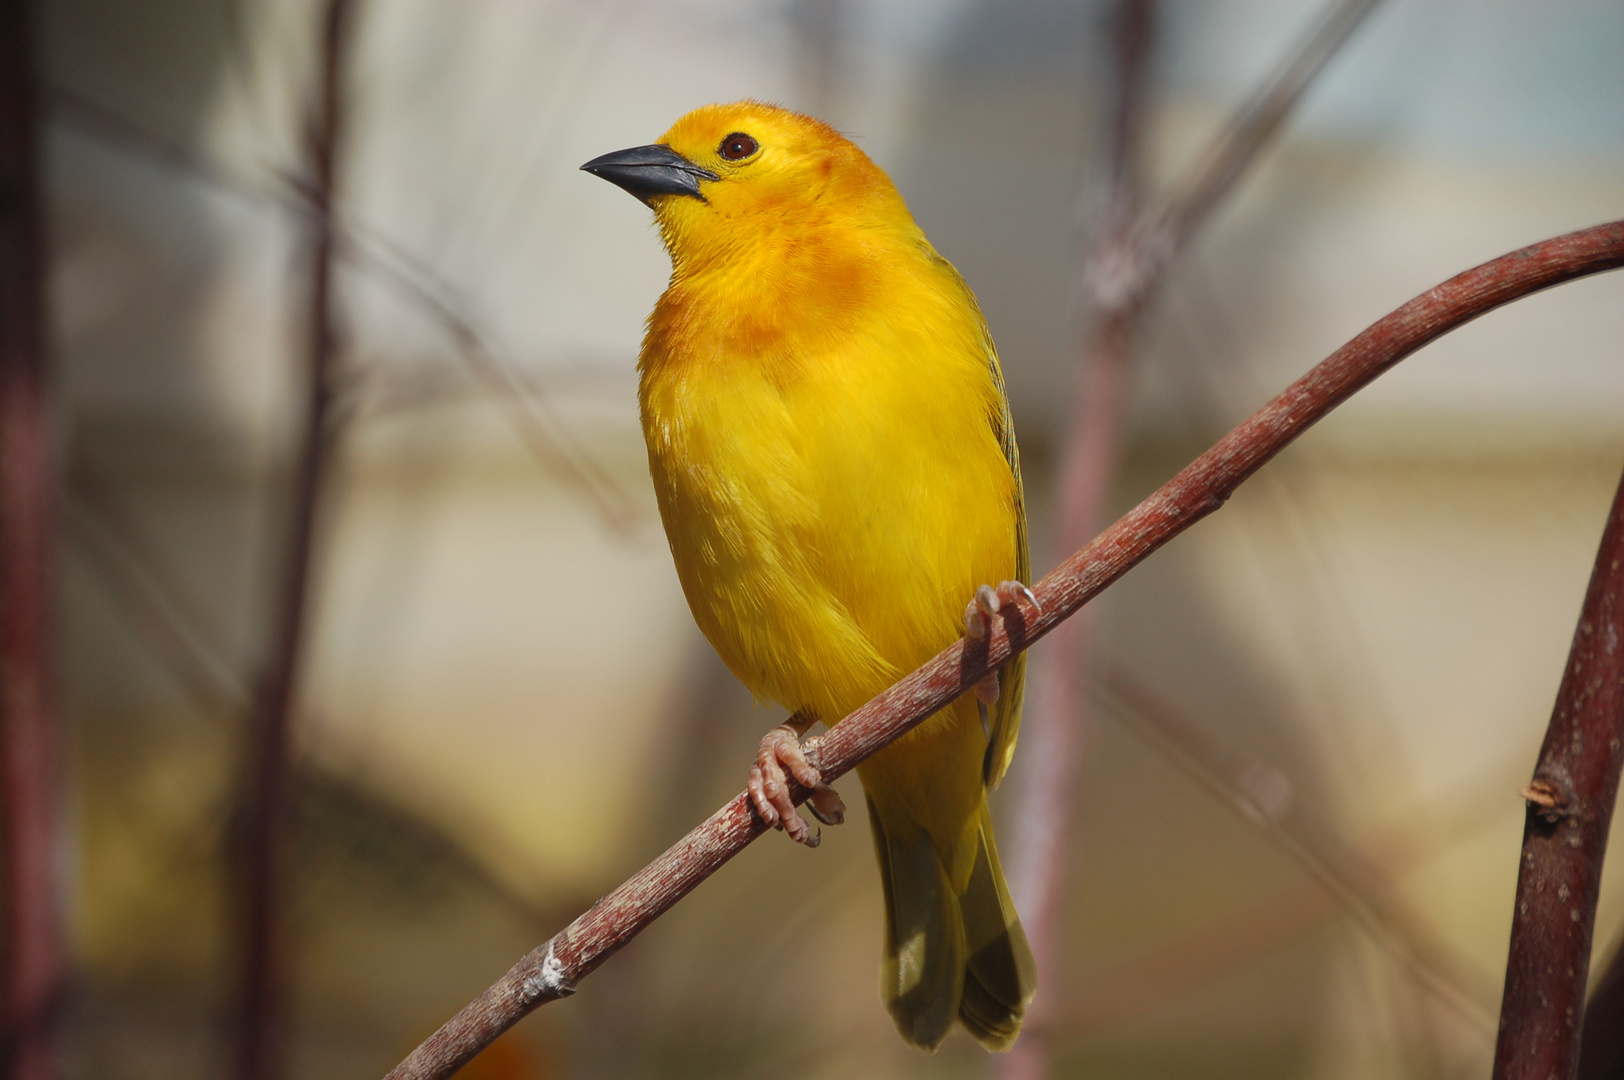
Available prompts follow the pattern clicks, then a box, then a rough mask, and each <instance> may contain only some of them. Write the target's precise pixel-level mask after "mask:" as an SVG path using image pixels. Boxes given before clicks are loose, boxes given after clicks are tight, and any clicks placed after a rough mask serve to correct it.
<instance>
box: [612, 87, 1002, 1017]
mask: <svg viewBox="0 0 1624 1080" xmlns="http://www.w3.org/2000/svg"><path fill="white" fill-rule="evenodd" d="M738 135H743V136H746V137H747V139H748V141H747V142H740V141H737V140H735V141H734V142H733V144H732V145H731V147H729V146H728V145H727V140H729V139H733V138H734V137H735V136H738ZM662 147H663V148H665V150H664V151H662V150H661V149H660V148H662ZM639 149H640V150H648V151H651V152H654V153H656V154H659V153H665V154H666V155H668V156H670V155H672V154H673V153H674V155H676V156H677V160H679V161H683V162H686V163H688V164H691V165H692V169H686V170H685V169H684V166H683V165H674V164H671V163H669V162H668V163H667V166H666V167H668V168H672V169H674V170H675V171H673V172H670V173H669V174H659V176H658V177H656V174H655V172H654V171H653V169H652V168H650V167H647V166H644V167H643V171H642V172H639V173H635V174H632V173H630V172H628V174H627V175H635V176H636V177H637V179H638V181H639V182H643V183H644V184H645V188H644V189H642V190H640V189H638V188H637V186H636V183H634V182H632V181H630V180H624V179H617V180H616V182H619V183H622V185H623V186H626V187H628V190H633V191H634V193H635V194H639V195H641V196H642V197H643V198H644V199H645V201H647V202H649V204H650V205H651V206H653V208H654V210H655V215H656V218H657V221H658V223H659V227H660V231H661V235H662V237H663V239H664V241H665V245H666V248H667V250H668V251H669V252H670V255H671V260H672V277H671V284H670V287H669V288H668V289H667V290H666V292H665V294H664V295H663V296H662V297H661V298H660V300H659V302H658V304H657V305H656V307H655V309H654V312H653V314H652V315H651V316H650V318H649V321H648V332H647V336H646V338H645V340H644V343H643V351H642V356H641V358H640V361H639V365H638V367H639V371H640V373H641V381H640V387H639V398H640V403H641V407H642V419H643V430H644V435H645V437H646V439H647V442H648V452H649V467H650V471H651V473H652V474H653V479H654V486H655V491H656V494H657V496H658V499H659V506H660V514H661V517H662V519H663V520H664V523H665V528H666V533H667V536H668V537H669V539H670V543H671V552H672V555H673V557H674V558H675V561H676V567H677V573H678V576H679V577H680V579H681V581H682V587H683V590H684V592H685V594H686V596H687V598H688V602H689V605H690V606H691V607H692V609H693V613H694V618H695V619H696V620H697V622H698V623H699V626H700V628H701V630H703V631H704V633H705V636H706V637H707V638H708V639H709V640H710V642H711V643H712V645H714V646H715V648H716V650H717V652H719V653H720V654H721V656H722V659H723V660H724V661H726V663H727V665H728V667H730V668H731V669H732V670H733V672H734V673H735V674H736V675H737V676H738V677H739V679H740V680H742V681H743V682H744V683H745V685H746V686H748V687H749V688H750V689H751V691H752V692H754V693H755V694H757V695H758V696H761V697H765V698H770V699H772V700H774V701H777V702H779V703H781V704H783V705H785V706H786V707H788V708H789V709H791V710H798V711H802V712H803V714H805V713H809V714H812V715H815V716H816V717H817V718H818V719H820V720H823V721H824V722H826V723H834V722H836V721H838V720H839V719H840V718H841V717H843V716H845V715H846V714H847V713H849V712H851V711H852V710H853V709H855V708H857V707H858V706H860V705H862V704H863V703H864V702H866V701H868V700H869V699H870V698H871V697H873V696H874V695H875V694H876V693H878V692H879V691H881V690H883V689H885V687H887V686H888V685H889V684H890V683H892V682H893V681H895V680H896V679H897V678H898V677H899V676H901V675H903V674H905V673H906V672H908V671H909V670H911V669H913V668H914V667H917V666H918V665H919V664H921V663H923V662H924V661H925V660H927V659H929V658H930V657H931V656H933V655H935V654H936V653H937V652H939V651H941V649H943V648H944V647H946V646H947V645H948V644H950V643H952V641H953V640H954V639H955V638H957V637H959V636H960V635H961V634H962V632H963V630H962V626H963V622H962V620H963V617H964V610H965V604H966V601H967V600H968V599H969V598H970V597H971V596H972V594H973V593H974V591H975V589H976V587H977V586H978V585H980V584H982V583H989V582H991V583H996V582H1000V581H1005V580H1009V579H1016V580H1021V581H1025V580H1027V578H1028V566H1027V553H1026V528H1025V510H1024V506H1023V503H1022V494H1021V482H1020V469H1019V464H1018V459H1017V456H1016V452H1015V443H1014V437H1013V434H1012V432H1011V430H1010V421H1009V411H1008V405H1007V403H1006V400H1005V396H1004V389H1003V383H1002V377H1001V374H1000V372H999V367H998V358H997V354H996V352H995V351H994V348H993V344H992V340H991V337H990V336H989V334H988V331H987V327H986V323H985V321H984V320H983V319H982V316H981V313H980V311H979V310H978V309H977V307H976V303H975V299H974V297H973V296H972V295H971V293H970V291H969V289H968V288H967V287H966V286H965V284H964V282H963V280H962V279H961V278H960V277H959V275H958V273H957V272H956V271H955V270H954V269H953V267H952V266H951V265H949V264H948V262H947V261H946V260H945V259H943V258H942V257H941V256H939V255H938V254H937V253H936V252H935V250H934V249H933V248H932V247H931V246H930V243H929V242H928V241H927V240H926V239H925V236H924V234H923V233H922V232H921V231H920V230H919V228H918V226H917V225H915V224H914V221H913V218H912V217H911V215H910V214H909V213H908V210H907V207H906V206H905V205H904V204H903V201H902V198H901V196H900V195H899V194H898V193H897V191H896V188H895V187H894V186H893V185H892V183H891V181H890V179H889V178H888V177H886V175H885V174H884V172H882V171H881V170H880V169H879V168H878V167H877V166H875V165H874V164H873V163H872V162H871V161H870V160H869V159H868V158H867V156H866V155H864V154H863V152H862V151H861V150H859V149H858V148H857V147H856V146H854V145H853V144H852V143H851V142H849V141H848V140H846V139H845V138H843V137H841V136H840V135H839V134H838V133H836V132H835V131H834V130H833V129H832V128H829V127H828V126H827V125H825V124H823V123H821V122H819V121H816V120H813V119H811V118H809V117H805V116H801V115H798V114H796V113H792V112H789V111H787V110H784V109H780V108H776V107H773V106H767V105H762V104H759V103H755V102H744V103H740V104H735V105H725V106H709V107H707V108H703V109H699V110H697V111H695V112H693V113H690V114H689V115H687V116H685V117H683V118H682V119H681V120H679V121H678V122H677V124H676V125H675V126H674V127H673V128H672V129H671V130H670V131H669V132H667V133H666V135H665V136H664V137H663V138H662V139H661V140H660V143H659V144H658V145H657V146H656V147H651V148H639ZM727 151H733V152H737V151H748V153H745V154H743V156H742V157H739V158H738V159H737V160H734V159H732V157H731V154H730V153H729V152H727ZM625 153H628V154H629V153H632V152H631V151H628V152H625ZM608 157H611V156H606V158H605V159H599V160H600V161H607V160H608ZM661 160H664V159H663V158H662V159H661ZM588 167H589V168H590V167H591V164H589V166H588ZM645 177H656V178H655V179H654V180H645V179H644V178H645ZM660 177H663V179H660ZM690 177H691V178H692V179H689V178H690ZM610 178H611V179H615V177H610ZM662 184H664V185H665V188H669V189H671V190H665V189H664V188H662V187H661V185H662ZM691 188H697V191H694V190H691ZM649 189H653V190H649ZM1022 682H1023V662H1022V658H1018V659H1017V660H1015V661H1012V662H1011V663H1010V664H1008V665H1006V667H1005V669H1004V671H1003V673H1002V692H1001V694H1000V697H999V700H998V703H997V705H996V707H995V708H994V709H993V710H992V715H991V716H990V717H989V719H988V723H987V725H986V726H984V724H983V720H982V718H981V716H980V715H979V713H978V707H977V702H976V699H975V697H974V696H973V695H966V696H965V697H964V698H961V699H960V700H959V701H958V702H956V703H955V704H953V705H952V706H950V707H949V708H947V709H944V710H942V711H941V712H940V713H938V714H937V715H935V716H934V717H932V718H930V719H929V720H927V721H926V722H925V723H924V724H922V725H920V727H918V728H917V729H915V730H914V731H913V732H911V733H909V734H908V735H906V736H904V737H903V738H902V739H901V740H899V741H898V742H897V743H896V744H895V745H893V746H891V747H889V748H887V749H886V750H884V751H882V752H880V753H879V754H877V755H875V756H874V757H873V758H871V759H870V760H869V761H868V762H866V763H864V764H863V765H862V766H860V767H859V768H858V775H859V776H860V778H861V779H862V783H863V788H864V791H865V793H866V794H867V797H868V801H869V808H870V819H871V821H872V822H873V824H874V832H875V841H876V847H877V853H878V856H879V859H880V865H881V877H882V880H883V882H884V886H885V893H886V902H887V908H888V913H887V941H886V955H885V962H884V965H883V967H882V972H881V981H882V996H883V997H884V998H885V1000H886V1004H887V1007H888V1008H889V1009H890V1010H891V1012H892V1015H893V1017H894V1019H895V1020H896V1022H897V1025H898V1028H899V1030H901V1032H902V1034H903V1036H904V1037H905V1038H907V1039H908V1040H909V1041H910V1042H913V1043H915V1044H916V1045H920V1046H925V1047H935V1046H936V1045H937V1044H939V1043H940V1042H941V1040H942V1038H943V1036H944V1035H945V1034H946V1032H947V1030H948V1028H949V1027H950V1026H951V1024H952V1022H953V1019H954V1018H955V1017H956V1016H957V1017H959V1018H961V1019H962V1020H963V1022H964V1023H965V1025H966V1027H967V1028H968V1029H969V1030H970V1031H971V1033H972V1034H973V1035H975V1036H976V1037H977V1038H978V1039H980V1040H981V1041H982V1042H983V1043H985V1044H987V1045H988V1046H991V1047H994V1048H998V1049H1002V1048H1005V1047H1007V1046H1008V1045H1009V1043H1010V1042H1012V1041H1013V1039H1014V1037H1015V1035H1016V1033H1017V1032H1018V1031H1019V1027H1020V1018H1021V1014H1022V1012H1023V1010H1024V1008H1025V1005H1026V1002H1027V1001H1028V1000H1029V998H1030V995H1031V990H1032V974H1031V972H1032V965H1031V958H1030V955H1029V953H1028V951H1027V948H1026V943H1025V938H1024V935H1023V934H1022V931H1021V928H1020V923H1019V920H1018V919H1017V917H1016V915H1015V911H1014V908H1013V906H1012V905H1011V904H1010V902H1009V897H1008V894H1007V891H1006V890H1005V888H1004V885H1003V877H1002V873H1001V871H1000V870H999V869H998V861H997V853H996V848H995V847H994V845H993V839H992V832H991V824H990V819H989V817H988V815H987V812H986V788H987V787H988V786H989V785H990V784H994V783H996V782H997V780H998V779H999V778H1000V777H1001V776H1002V774H1003V772H1004V769H1005V767H1006V766H1007V764H1008V760H1009V755H1010V753H1011V751H1012V750H1013V748H1014V742H1015V732H1016V727H1017V724H1018V717H1019V708H1020V697H1021V689H1022Z"/></svg>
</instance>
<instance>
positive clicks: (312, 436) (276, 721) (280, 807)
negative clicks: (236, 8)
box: [235, 0, 355, 1080]
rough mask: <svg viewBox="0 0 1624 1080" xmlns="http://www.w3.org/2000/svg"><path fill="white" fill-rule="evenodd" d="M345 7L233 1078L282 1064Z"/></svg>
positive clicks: (332, 25) (314, 138) (245, 901)
mask: <svg viewBox="0 0 1624 1080" xmlns="http://www.w3.org/2000/svg"><path fill="white" fill-rule="evenodd" d="M354 18H355V5H354V3H353V2H352V0H328V2H327V4H326V8H325V11H324V14H323V19H322V38H321V42H322V49H321V73H320V85H319V87H318V90H317V100H316V102H315V105H314V109H313V113H312V116H311V121H310V153H311V159H312V160H311V173H312V179H311V182H310V184H309V189H308V195H309V198H310V203H311V213H310V222H311V227H312V230H313V234H314V235H313V237H312V249H311V256H310V275H311V276H310V296H309V303H310V306H309V309H308V311H307V323H306V333H307V334H308V339H307V341H306V364H307V369H306V372H305V392H306V401H305V415H304V430H303V432H302V435H301V440H300V442H301V445H300V450H299V460H298V464H297V466H296V469H297V471H296V473H295V476H294V489H293V505H292V508H291V512H290V514H289V519H288V535H287V545H286V549H285V551H284V553H283V558H284V560H285V561H284V564H283V567H282V571H281V581H280V586H279V591H278V593H277V595H276V598H275V603H276V605H277V607H276V610H275V612H274V614H273V618H274V622H273V624H272V628H271V633H270V641H271V649H270V655H269V657H268V659H267V662H266V667H265V671H264V674H263V676H262V677H261V680H260V683H259V685H258V686H257V687H256V688H255V694H254V707H253V716H252V718H251V722H250V728H249V741H248V754H247V761H246V771H247V774H246V781H245V784H244V790H243V814H242V821H241V825H240V828H241V834H240V838H239V852H238V854H239V859H240V866H239V868H238V872H239V874H240V880H239V882H238V887H239V889H240V895H239V903H240V904H241V905H242V907H241V918H242V925H241V927H240V928H239V932H240V934H241V938H240V948H241V953H240V956H241V964H242V971H241V972H240V978H241V984H240V989H239V999H238V1002H237V1025H238V1031H237V1044H236V1048H235V1066H236V1075H237V1076H238V1077H240V1078H241V1080H273V1078H274V1077H276V1076H278V1075H279V1074H280V1072H281V1062H282V1053H281V1051H282V1035H283V1032H282V1030H281V1029H282V1026H283V1014H284V1008H283V1002H282V996H283V985H282V984H283V973H282V968H281V964H280V962H279V961H280V957H281V956H282V952H283V950H282V949H281V947H280V946H281V941H280V938H281V928H280V921H281V920H280V914H281V912H280V909H281V902H282V891H283V890H282V884H283V882H282V878H283V874H282V871H281V864H282V852H281V847H282V841H283V833H284V831H285V827H286V818H287V804H288V796H289V790H290V787H291V784H290V778H291V776H292V767H291V763H290V761H289V728H290V725H291V719H292V714H293V703H294V700H295V695H296V694H297V692H298V689H299V673H300V668H301V661H302V659H303V651H304V637H305V626H306V623H307V622H308V619H307V613H308V601H309V595H310V576H311V573H310V570H311V562H312V555H313V552H314V548H315V534H316V519H317V515H318V512H319V510H320V503H321V494H322V489H323V486H324V483H325V478H326V472H327V465H328V459H329V456H330V451H331V444H332V435H333V433H332V431H330V430H329V428H330V420H331V415H330V409H331V404H332V396H333V392H332V385H333V374H334V372H333V369H334V365H335V357H336V355H337V353H338V331H337V326H336V318H335V306H336V305H335V301H334V298H333V270H334V262H335V258H334V251H335V245H336V243H337V235H336V232H337V230H336V229H335V228H334V227H333V220H334V215H333V205H334V200H335V192H336V188H337V179H338V152H339V146H340V142H341V129H342V120H343V109H342V105H343V99H344V90H343V66H344V57H345V52H346V48H347V45H348V36H349V31H350V29H351V27H352V26H353V24H354Z"/></svg>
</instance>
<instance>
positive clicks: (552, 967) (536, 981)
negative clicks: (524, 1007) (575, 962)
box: [523, 941, 575, 1004]
mask: <svg viewBox="0 0 1624 1080" xmlns="http://www.w3.org/2000/svg"><path fill="white" fill-rule="evenodd" d="M553 945H554V943H553V942H552V941H549V942H548V943H547V955H546V956H545V957H544V958H543V959H542V961H541V967H539V968H537V969H536V971H535V972H534V973H532V974H529V975H526V976H525V977H524V987H523V990H524V999H525V1001H526V1002H529V1003H532V1004H539V1003H541V1002H543V1001H552V1000H554V999H556V998H566V997H569V996H570V995H571V994H573V993H575V983H574V982H572V981H571V980H570V978H569V977H568V976H567V975H565V974H564V964H563V962H562V961H560V960H559V959H558V954H557V953H556V952H555V951H554V949H553Z"/></svg>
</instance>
